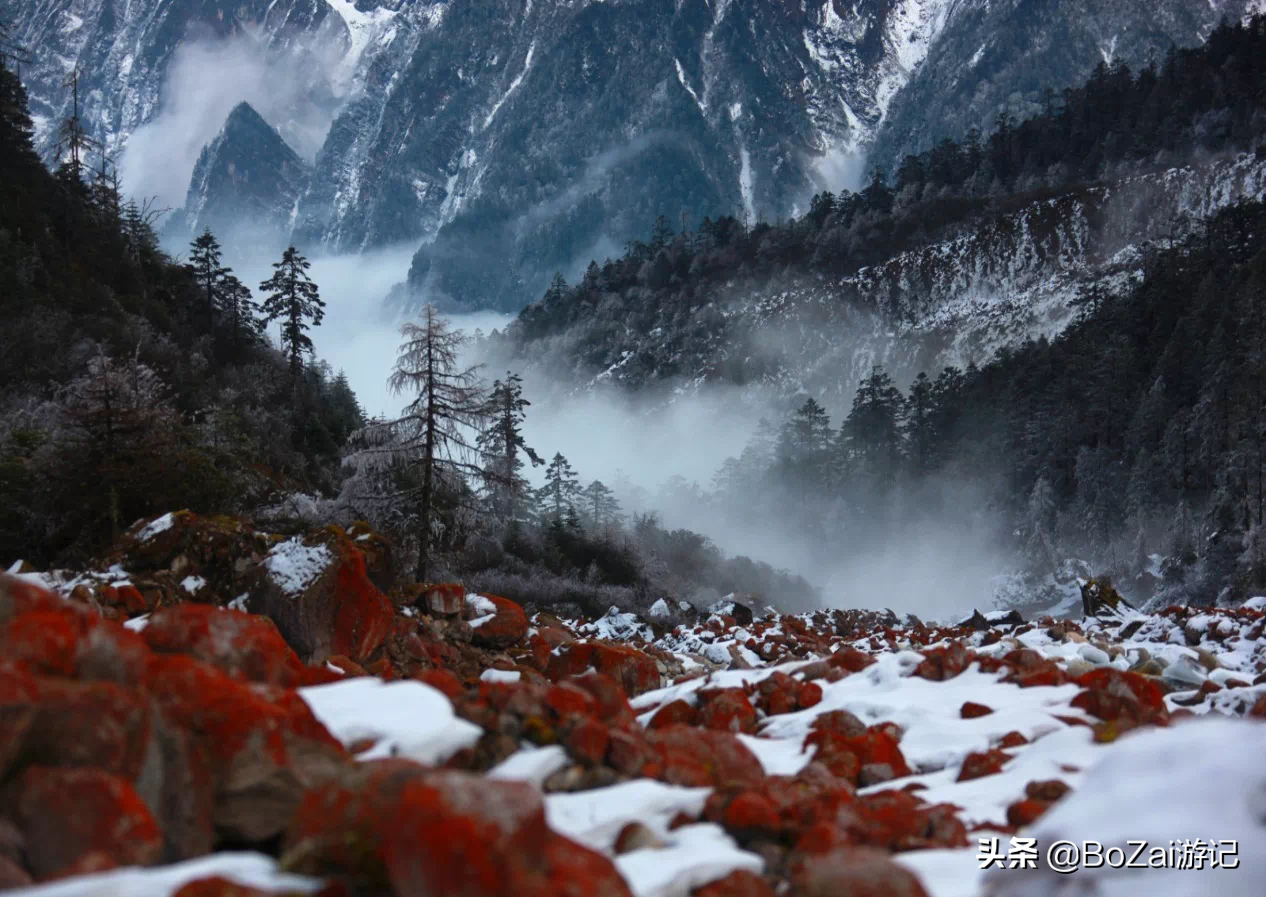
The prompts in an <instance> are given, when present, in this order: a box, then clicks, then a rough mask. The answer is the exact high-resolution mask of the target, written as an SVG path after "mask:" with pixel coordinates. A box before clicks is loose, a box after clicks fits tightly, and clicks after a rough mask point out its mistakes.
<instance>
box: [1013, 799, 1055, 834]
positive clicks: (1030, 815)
mask: <svg viewBox="0 0 1266 897" xmlns="http://www.w3.org/2000/svg"><path fill="white" fill-rule="evenodd" d="M1050 808H1051V805H1050V803H1049V802H1048V801H1044V800H1034V799H1033V798H1031V797H1030V798H1025V799H1024V800H1018V801H1016V802H1015V803H1013V804H1012V805H1011V806H1009V807H1007V825H1010V826H1014V827H1015V828H1020V827H1021V826H1025V825H1032V824H1033V823H1034V822H1037V820H1038V819H1040V818H1041V817H1042V814H1043V813H1045V812H1046V811H1047V810H1049V809H1050Z"/></svg>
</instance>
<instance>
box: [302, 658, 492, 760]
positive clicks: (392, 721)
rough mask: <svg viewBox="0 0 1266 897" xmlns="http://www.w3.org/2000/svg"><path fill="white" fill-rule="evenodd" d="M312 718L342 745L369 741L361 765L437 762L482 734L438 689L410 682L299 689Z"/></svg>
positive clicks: (358, 681)
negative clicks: (403, 760) (395, 761)
mask: <svg viewBox="0 0 1266 897" xmlns="http://www.w3.org/2000/svg"><path fill="white" fill-rule="evenodd" d="M299 696H300V697H302V698H303V699H304V700H305V701H307V703H308V706H309V707H311V708H312V712H313V714H315V716H316V718H317V719H319V720H320V721H321V722H322V723H324V724H325V727H326V728H327V729H329V730H330V734H331V735H333V736H334V737H335V738H337V739H338V740H339V741H341V742H342V743H343V744H344V745H352V744H354V743H356V742H358V741H366V740H373V741H375V744H374V746H373V747H372V748H370V749H369V750H368V751H365V752H364V753H363V754H360V755H359V757H360V759H362V760H377V759H380V758H383V757H407V758H409V759H411V760H417V761H418V762H419V763H427V764H432V765H433V764H436V763H442V762H443V761H445V760H447V759H448V758H449V757H451V756H452V755H453V754H455V753H457V751H459V750H461V749H462V748H466V747H470V746H471V745H473V744H474V743H475V742H476V741H478V740H479V737H480V736H481V735H482V734H483V730H482V729H481V728H479V727H478V726H476V725H475V724H474V723H469V722H467V721H466V720H464V719H459V718H458V717H457V716H456V715H455V714H454V713H453V705H452V703H450V702H449V700H448V698H447V697H445V696H444V694H443V693H442V692H440V691H439V690H438V689H435V688H432V687H431V686H429V685H426V684H424V683H422V682H416V681H411V680H405V681H396V682H384V681H383V680H381V679H378V678H375V677H372V676H361V677H358V678H355V679H346V680H344V681H342V682H334V683H331V684H329V685H316V686H312V687H310V688H301V689H299Z"/></svg>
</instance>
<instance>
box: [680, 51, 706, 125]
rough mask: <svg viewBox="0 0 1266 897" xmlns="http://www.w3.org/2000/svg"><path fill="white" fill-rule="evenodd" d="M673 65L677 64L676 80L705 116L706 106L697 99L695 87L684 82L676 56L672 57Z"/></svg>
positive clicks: (684, 77) (683, 74)
mask: <svg viewBox="0 0 1266 897" xmlns="http://www.w3.org/2000/svg"><path fill="white" fill-rule="evenodd" d="M673 65H675V66H677V80H678V81H680V82H681V86H682V87H684V88H686V93H688V94H690V98H691V99H692V100H694V101H695V105H696V106H698V107H699V111H700V112H702V113H703V114H704V115H705V116H706V115H707V114H708V107H707V106H705V105H704V104H703V101H702V100H700V99H699V95H698V94H697V93H695V89H694V88H693V87H691V86H690V85H689V84H688V83H686V73H685V71H683V70H682V67H681V60H679V59H678V58H677V57H676V56H674V57H673Z"/></svg>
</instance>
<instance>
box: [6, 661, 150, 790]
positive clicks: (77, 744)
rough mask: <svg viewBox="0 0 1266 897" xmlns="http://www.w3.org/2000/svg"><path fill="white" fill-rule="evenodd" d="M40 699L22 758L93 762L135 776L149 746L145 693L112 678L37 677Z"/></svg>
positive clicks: (74, 763)
mask: <svg viewBox="0 0 1266 897" xmlns="http://www.w3.org/2000/svg"><path fill="white" fill-rule="evenodd" d="M38 690H39V702H38V704H37V705H36V707H35V716H34V718H33V719H32V721H31V724H30V727H29V729H28V730H27V733H26V738H25V739H24V743H23V746H22V752H21V758H22V760H24V761H26V762H34V763H39V764H41V765H44V766H77V767H96V768H98V769H102V770H104V771H106V772H109V773H112V774H114V775H119V776H122V777H123V778H125V779H128V780H134V779H136V778H137V777H138V776H139V775H140V773H141V770H142V768H143V766H144V764H145V758H146V755H147V753H148V752H149V750H150V736H151V731H152V724H153V719H152V708H151V703H150V699H149V697H148V696H146V695H145V694H144V693H142V692H141V691H140V690H138V689H136V688H129V687H126V686H122V685H116V684H114V683H112V682H72V681H68V680H63V679H53V678H47V679H40V680H38Z"/></svg>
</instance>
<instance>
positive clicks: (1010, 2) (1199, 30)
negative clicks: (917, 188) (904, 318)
mask: <svg viewBox="0 0 1266 897" xmlns="http://www.w3.org/2000/svg"><path fill="white" fill-rule="evenodd" d="M1252 2H1255V0H1219V2H1215V3H1211V4H1205V3H1201V4H1193V3H1189V2H1187V0H1164V2H1161V3H1159V4H1157V3H1148V4H1143V3H1142V2H1141V0H1140V2H1133V0H1131V2H1128V3H1124V4H1122V3H1118V2H1111V3H1110V2H1107V0H1059V2H1054V3H1042V4H1035V3H1032V2H1026V0H1005V2H993V3H984V2H977V0H856V2H852V3H845V2H842V0H800V2H781V0H605V2H596V0H480V2H456V0H434V2H407V0H234V2H232V3H229V2H212V0H130V2H128V3H123V4H120V3H117V2H111V0H35V2H28V0H0V15H4V16H5V17H6V18H7V19H8V20H9V21H11V22H12V23H13V25H14V28H13V31H14V36H15V38H16V39H17V40H18V41H20V42H21V43H23V44H25V45H26V46H27V47H28V48H30V49H31V52H32V56H33V60H32V62H31V63H30V64H28V65H27V66H26V67H25V68H24V71H23V77H24V79H25V81H26V83H27V84H28V87H29V89H30V92H31V95H32V109H33V112H34V114H35V119H36V125H37V131H38V140H39V145H40V147H41V149H42V151H43V152H44V153H45V155H46V157H47V158H50V159H51V158H53V157H55V155H56V144H57V138H58V123H59V122H60V121H62V120H64V119H65V118H66V117H67V116H68V115H69V114H70V111H71V109H72V101H71V94H72V91H71V88H70V86H69V76H70V75H71V73H73V72H75V71H78V73H79V96H80V103H81V115H82V117H83V120H84V123H85V125H86V126H87V129H88V132H89V134H90V135H91V136H93V137H94V138H95V139H97V140H99V141H100V142H101V143H102V144H103V146H105V147H106V148H107V149H108V150H109V151H110V152H112V153H114V154H115V156H116V158H119V159H121V160H122V166H123V170H124V174H125V184H126V185H127V186H128V187H129V189H131V190H132V191H133V192H135V193H140V194H146V195H148V194H154V193H157V194H159V195H160V198H163V199H165V200H166V201H167V203H168V204H170V205H173V206H175V205H180V204H182V203H184V204H186V205H187V206H188V207H189V208H188V209H187V210H186V212H187V213H186V214H185V215H183V216H181V217H180V218H179V222H178V223H179V224H181V225H182V227H183V228H184V229H185V230H195V229H199V228H200V227H201V226H203V225H204V224H209V223H211V222H210V221H209V220H203V219H202V218H200V217H199V214H198V210H199V209H220V210H222V211H227V210H229V209H230V208H231V207H232V206H233V205H234V203H236V202H238V201H239V200H242V201H243V202H245V205H244V206H243V208H244V211H247V212H249V211H251V210H252V209H253V208H254V207H255V205H257V203H255V204H254V205H253V204H252V202H250V201H246V198H245V196H244V194H243V192H242V191H243V190H246V191H247V192H249V189H250V186H249V185H244V184H243V182H242V181H241V180H240V179H239V180H237V181H234V182H233V189H232V191H231V192H230V194H228V195H226V196H216V195H212V193H211V192H209V191H215V190H217V189H219V188H220V187H221V186H225V185H227V183H228V182H226V181H224V180H223V179H221V180H215V179H211V180H208V179H206V178H202V179H197V180H195V181H194V183H193V184H192V185H191V184H190V178H191V176H192V175H193V174H194V167H195V165H196V163H197V160H198V158H199V154H200V152H201V151H202V149H203V148H204V147H205V146H206V145H207V144H208V143H210V142H212V141H213V140H216V139H217V137H218V135H219V134H220V133H221V131H222V130H223V128H224V126H225V122H226V119H227V117H228V116H229V114H230V112H231V111H232V110H233V109H234V108H235V107H237V105H238V103H239V102H242V101H246V102H248V103H250V105H251V107H252V108H254V109H255V110H256V111H257V112H258V113H259V114H260V116H261V117H262V119H263V120H264V121H266V122H268V124H269V125H271V126H273V127H274V128H276V129H277V132H278V133H279V134H280V135H281V137H282V138H283V139H284V141H285V142H286V144H288V146H289V147H290V148H291V149H292V150H293V151H294V152H295V153H296V154H297V155H298V156H300V157H302V158H303V159H304V160H305V161H309V162H310V163H311V165H312V174H311V176H310V177H308V178H306V179H305V180H304V181H303V182H302V183H296V184H295V185H294V186H295V192H296V194H297V195H296V197H295V201H294V202H293V204H292V206H291V208H290V213H289V215H288V216H281V217H284V218H285V219H286V226H287V229H288V230H289V233H287V234H286V235H285V236H287V237H290V238H292V239H294V240H296V241H298V242H299V243H300V244H301V245H303V246H305V247H308V248H309V249H311V250H315V249H316V247H323V248H325V249H328V250H334V251H358V250H363V249H366V248H371V247H377V246H383V245H386V244H391V243H396V242H399V241H409V242H413V243H416V244H420V245H421V246H422V248H421V250H420V251H419V253H418V255H417V257H416V258H415V261H414V265H413V268H412V270H411V272H410V276H409V287H410V290H409V291H408V292H409V295H410V296H411V297H417V296H419V295H428V296H430V297H432V298H444V299H448V300H450V301H451V302H453V303H454V304H458V305H465V306H468V307H501V308H508V309H513V308H517V307H520V306H521V305H522V304H524V303H525V302H526V301H528V300H530V299H533V298H535V297H537V296H539V295H540V294H541V292H542V291H543V289H544V286H545V283H546V282H547V281H548V279H549V277H550V276H551V275H552V273H553V272H554V271H556V270H557V271H562V272H563V273H564V274H567V275H569V276H570V275H574V274H577V273H579V271H580V270H581V269H582V268H583V266H584V265H585V264H586V263H587V262H588V261H589V259H591V258H593V257H597V258H602V257H603V256H606V255H618V254H619V251H620V248H621V247H622V246H623V244H624V243H625V241H627V240H629V239H631V238H644V237H645V236H646V234H647V233H648V232H649V230H650V228H651V225H652V223H653V222H654V220H655V218H656V217H657V216H659V215H664V216H666V217H667V218H668V219H669V221H671V222H672V223H673V224H674V225H675V224H676V223H677V222H678V220H679V218H680V216H681V215H683V214H684V215H688V216H690V217H691V218H692V219H693V221H695V222H696V223H697V222H698V221H699V220H700V219H701V218H702V217H703V216H705V215H713V216H715V215H718V214H733V215H736V216H737V217H740V218H746V219H748V220H752V221H755V220H758V219H760V218H762V217H764V218H765V219H767V220H774V219H776V218H779V217H782V216H786V215H789V214H794V213H796V212H798V211H803V210H804V208H805V207H806V206H807V201H808V199H809V197H810V196H811V195H812V194H813V193H814V192H816V191H817V190H819V189H822V188H823V187H830V188H833V189H838V188H840V187H842V186H856V185H857V182H858V179H859V178H860V176H861V159H862V155H863V154H864V153H865V152H866V151H867V150H868V149H869V148H870V147H871V146H872V144H873V143H874V141H875V140H876V138H877V136H878V135H880V133H881V131H882V132H884V135H885V136H883V137H882V138H880V139H881V146H882V147H886V148H888V150H885V151H886V152H887V151H889V150H892V149H895V148H897V147H908V146H912V145H916V144H919V143H920V142H923V141H924V140H925V138H926V137H927V136H928V135H931V136H936V134H933V133H932V132H933V131H934V130H935V129H936V128H940V127H942V125H944V127H945V128H947V129H949V130H961V128H960V127H959V124H961V123H960V122H959V119H960V118H961V119H962V120H963V121H964V122H966V121H974V120H975V119H978V118H979V119H983V120H984V121H986V122H989V121H992V119H993V117H994V116H995V115H996V107H999V106H1001V105H1005V103H1006V102H1010V100H1009V99H1008V98H1011V97H1014V96H1028V93H1031V92H1032V91H1036V90H1038V89H1039V86H1046V85H1051V86H1054V87H1059V86H1060V85H1061V84H1065V83H1072V81H1074V80H1076V79H1077V78H1079V77H1081V76H1082V75H1083V74H1084V71H1085V70H1088V69H1089V68H1091V67H1093V65H1094V63H1095V62H1096V61H1097V60H1098V59H1099V58H1101V57H1102V56H1103V54H1104V53H1107V54H1108V55H1109V57H1111V54H1112V53H1120V54H1126V53H1127V51H1128V53H1129V54H1130V55H1131V56H1132V57H1138V56H1141V55H1145V54H1146V53H1147V52H1148V51H1149V50H1153V51H1154V50H1163V49H1164V48H1165V47H1168V46H1169V45H1170V44H1172V43H1174V42H1177V43H1192V42H1195V41H1198V40H1199V39H1200V37H1201V36H1202V34H1204V33H1206V32H1207V30H1208V29H1209V28H1210V27H1211V26H1212V25H1213V24H1214V23H1215V22H1216V21H1217V20H1218V18H1219V16H1221V15H1224V14H1225V15H1232V16H1234V15H1240V14H1242V13H1243V11H1244V9H1246V8H1247V7H1248V6H1250V5H1251V4H1252ZM1038 7H1041V9H1040V10H1039V9H1038ZM1145 7H1146V8H1145ZM1153 11H1155V12H1154V13H1153ZM1113 28H1119V33H1118V31H1113ZM1109 34H1111V35H1113V36H1109ZM1074 37H1075V38H1076V39H1075V40H1073V38H1074ZM1101 38H1102V39H1101ZM1104 41H1107V43H1104ZM1100 44H1103V46H1100ZM1105 47H1107V48H1108V49H1104V48H1105ZM981 48H983V49H981ZM1114 48H1115V49H1114ZM929 54H930V55H929ZM925 57H927V59H926V62H925ZM1017 59H1022V60H1027V61H1029V63H1031V64H1029V65H1026V66H1022V65H1020V64H1019V63H1018V62H1016V60H1017ZM977 75H979V77H977ZM911 78H915V79H916V82H917V83H916V86H915V87H912V88H907V87H906V85H907V83H909V82H910V80H911ZM951 82H952V83H951ZM977 82H978V83H977ZM973 83H976V85H977V86H976V87H975V88H971V85H972V84H973ZM944 84H950V87H945V88H944V89H942V88H940V87H936V85H944ZM928 85H932V86H928ZM934 88H935V89H934ZM969 88H971V89H970V90H969ZM972 90H975V93H972ZM982 91H983V93H982ZM1017 91H1019V93H1017ZM1026 91H1027V92H1028V93H1026ZM969 96H970V97H975V99H973V100H971V102H966V100H964V97H969ZM911 98H913V99H911ZM960 108H962V109H966V110H967V111H966V112H963V113H962V115H960V114H959V111H958V110H959V109H960ZM890 109H891V110H892V115H891V118H892V121H893V124H892V126H891V127H890V128H887V129H883V128H881V125H882V124H883V123H884V122H885V120H886V119H887V118H888V117H889V111H890ZM938 133H939V132H938ZM191 188H192V189H191ZM269 189H271V188H269ZM187 191H188V196H186V193H187ZM275 198H276V197H274V196H272V195H270V196H269V197H266V198H264V200H263V201H264V202H265V204H267V205H269V206H270V207H271V205H272V204H273V201H274V200H275ZM489 257H492V258H496V259H497V260H498V264H497V265H489V264H488V263H487V260H488V258H489Z"/></svg>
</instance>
